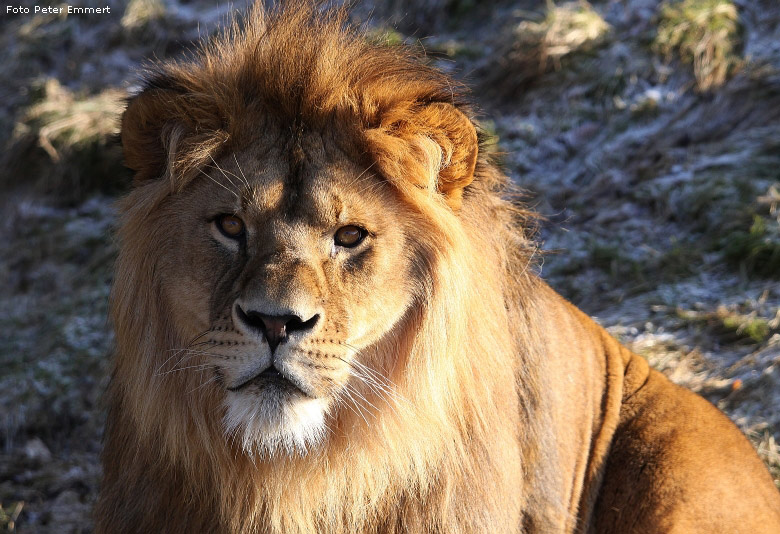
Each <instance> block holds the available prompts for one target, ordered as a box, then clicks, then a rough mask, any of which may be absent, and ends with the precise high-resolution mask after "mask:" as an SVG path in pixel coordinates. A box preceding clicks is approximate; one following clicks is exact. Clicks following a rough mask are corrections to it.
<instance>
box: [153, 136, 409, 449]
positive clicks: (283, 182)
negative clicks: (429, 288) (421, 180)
mask: <svg viewBox="0 0 780 534" xmlns="http://www.w3.org/2000/svg"><path fill="white" fill-rule="evenodd" d="M291 152H292V153H296V154H297V156H296V157H293V158H291V157H290V156H289V154H290V153H291ZM258 153H261V154H262V156H257V154H258ZM214 163H215V165H212V166H210V168H207V169H204V171H203V173H202V174H201V175H200V177H199V178H198V179H196V180H194V181H193V182H192V183H191V184H189V186H188V187H187V189H185V190H184V191H183V192H182V193H180V194H178V195H174V196H172V197H171V198H170V199H169V200H168V203H167V205H166V207H165V209H164V210H163V213H164V215H163V217H164V218H165V219H167V223H166V225H167V226H169V227H170V228H172V229H173V231H170V232H167V233H166V236H167V237H166V239H167V241H168V242H167V243H164V250H165V254H166V258H165V261H164V265H165V269H164V272H163V273H161V274H162V276H163V277H164V278H166V279H167V280H166V281H165V282H166V283H164V284H163V287H165V288H168V289H167V290H166V291H167V292H166V294H165V295H163V298H164V300H165V302H166V303H167V305H168V307H169V309H170V310H171V313H172V317H171V318H170V320H171V321H172V323H174V324H175V325H176V327H177V329H178V330H179V333H180V335H182V336H183V337H185V338H186V339H191V340H192V341H191V343H190V344H189V345H188V346H187V347H186V349H187V350H184V351H183V352H182V353H181V354H178V355H177V356H176V357H177V358H178V362H176V365H175V367H174V368H173V369H174V370H176V369H181V370H183V371H184V372H187V370H190V372H191V370H195V371H196V372H197V371H201V370H203V371H204V372H203V373H202V377H203V382H204V383H205V382H210V381H213V382H214V383H215V384H217V387H218V388H220V389H221V390H222V392H223V394H224V407H225V409H226V415H225V418H224V424H225V428H226V432H227V433H228V434H229V435H235V436H236V437H237V438H238V439H239V442H242V443H243V446H244V448H245V449H247V450H249V451H260V452H263V453H275V452H277V451H281V450H283V451H287V452H291V451H295V450H297V451H303V450H305V449H307V448H309V447H310V446H311V445H313V444H315V443H317V442H318V441H319V440H320V438H321V437H322V436H323V433H324V431H325V428H326V416H327V415H328V414H333V413H334V412H336V411H337V405H338V399H340V398H342V397H346V398H349V396H350V395H351V393H350V389H349V388H350V386H349V384H348V381H349V380H350V377H351V376H352V375H356V376H358V377H359V376H361V375H364V374H365V373H361V370H360V369H361V367H360V366H361V365H363V364H361V363H360V362H359V361H357V360H356V356H357V354H358V353H359V352H360V351H362V350H363V349H365V348H366V347H368V346H370V345H371V344H373V343H375V342H376V341H377V340H378V339H380V338H381V337H382V336H383V334H385V333H386V332H388V331H389V330H390V329H392V328H393V326H394V325H395V324H396V323H398V321H399V320H400V318H401V317H402V316H403V314H404V311H405V310H406V309H407V308H408V307H409V304H410V300H411V298H412V297H411V294H412V291H413V288H410V287H409V286H410V280H412V279H413V277H412V276H411V273H410V271H411V267H412V265H413V263H412V260H413V258H412V257H411V254H410V252H409V247H408V245H407V243H406V241H407V238H406V234H407V233H408V232H409V231H410V230H413V228H408V226H409V224H410V221H413V220H414V217H413V216H412V215H411V214H409V213H407V211H408V208H406V207H405V206H404V204H403V203H402V202H401V201H400V199H398V198H397V193H396V192H394V191H393V190H392V188H391V187H390V186H389V185H387V184H386V183H384V182H383V181H381V180H380V179H379V178H377V177H376V176H375V175H373V174H372V173H371V172H370V170H368V171H367V170H366V169H365V168H360V167H359V166H358V165H357V164H356V163H354V162H352V161H350V159H349V158H348V157H347V156H346V155H345V154H344V153H343V152H341V151H339V149H338V148H337V147H336V145H335V144H333V143H332V142H331V141H330V140H329V139H328V138H326V137H323V136H320V135H318V134H311V135H309V136H308V137H306V138H304V140H303V141H302V143H301V147H300V149H290V148H289V147H278V148H273V147H271V146H270V145H269V147H268V150H257V147H256V146H255V147H253V148H252V150H251V152H250V151H248V150H247V151H244V152H243V153H242V152H239V153H238V154H237V155H233V154H231V155H230V156H228V157H224V158H222V159H221V160H220V161H215V162H214ZM171 223H172V224H171ZM363 369H364V370H365V368H363ZM365 372H369V371H367V370H365ZM364 378H365V379H368V380H370V379H371V377H367V376H364Z"/></svg>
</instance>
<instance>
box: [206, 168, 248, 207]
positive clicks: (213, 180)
mask: <svg viewBox="0 0 780 534" xmlns="http://www.w3.org/2000/svg"><path fill="white" fill-rule="evenodd" d="M198 172H200V173H201V174H202V175H203V176H205V177H206V178H208V179H209V180H211V181H212V182H214V183H215V184H217V185H218V186H220V187H221V188H222V189H224V190H225V191H227V192H228V193H230V194H231V195H233V196H234V197H236V199H238V200H241V199H240V198H239V196H238V193H236V192H235V191H233V190H232V189H230V188H229V187H227V186H226V185H225V184H221V183H219V182H218V181H216V180H215V179H214V178H212V177H211V176H209V175H208V174H207V173H206V172H204V171H203V169H198Z"/></svg>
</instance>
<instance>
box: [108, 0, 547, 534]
mask: <svg viewBox="0 0 780 534" xmlns="http://www.w3.org/2000/svg"><path fill="white" fill-rule="evenodd" d="M346 22H347V14H346V12H345V11H344V10H338V9H336V10H333V9H327V10H324V9H322V8H320V7H317V6H316V5H312V4H311V3H308V2H287V3H285V5H284V8H283V9H273V10H264V9H263V8H256V9H254V10H253V11H251V12H250V13H249V15H248V16H247V17H246V19H244V20H242V21H238V22H235V23H234V24H233V25H232V26H231V28H230V29H229V30H228V31H227V32H226V35H225V36H224V37H221V38H219V39H216V40H215V41H213V42H212V43H210V44H208V45H205V46H204V47H203V48H202V49H200V50H198V51H196V52H194V53H193V54H192V55H191V57H189V58H187V59H186V60H183V61H179V62H175V63H166V64H162V65H155V66H153V67H151V68H150V70H149V73H148V77H147V82H146V87H145V90H144V92H143V93H142V94H141V95H140V96H138V97H136V99H134V101H131V103H130V106H129V109H128V111H127V112H126V114H125V116H124V119H123V129H122V141H123V145H124V147H125V156H126V161H127V165H128V166H129V167H131V168H132V169H134V170H135V171H136V188H135V189H134V191H133V192H132V193H131V194H130V195H129V196H128V198H127V199H125V200H124V201H123V202H122V204H121V212H122V217H121V228H120V231H119V238H120V242H121V252H120V256H119V259H118V262H117V271H116V279H115V280H116V282H115V287H114V291H113V295H112V319H113V323H114V325H115V326H116V333H117V357H116V368H115V372H114V375H113V378H112V383H111V387H110V391H109V394H108V398H109V405H110V414H109V420H108V429H107V443H106V452H105V454H104V464H105V465H106V471H107V472H106V477H107V478H110V477H112V476H113V477H119V476H121V477H124V479H125V480H126V481H127V482H126V484H122V485H116V486H114V487H113V488H112V489H111V490H110V491H111V492H112V493H111V494H108V495H106V494H105V493H104V495H103V496H102V497H101V501H100V503H99V504H98V508H97V517H98V532H102V531H103V530H101V529H102V528H103V527H102V525H108V524H116V520H117V519H122V520H123V521H133V522H135V523H134V528H135V529H140V530H144V529H146V530H148V531H153V530H154V528H155V525H154V524H153V523H149V524H145V523H144V521H145V519H144V518H143V517H133V518H129V517H127V518H123V517H117V514H120V515H121V512H120V511H117V510H115V509H113V508H112V504H111V503H116V502H121V501H123V500H124V501H125V502H126V501H132V500H135V501H138V500H140V501H144V500H145V499H149V500H150V501H151V500H152V499H158V500H159V499H162V500H163V501H164V502H169V503H171V504H172V505H171V513H172V514H175V513H176V511H177V510H178V509H179V508H177V507H176V506H175V505H174V503H176V502H179V501H184V502H190V501H204V502H208V503H209V506H208V507H206V508H203V509H202V513H203V516H198V514H190V515H187V516H186V517H180V518H177V521H176V523H177V524H178V525H181V532H197V531H204V530H203V529H205V528H206V526H207V525H210V524H212V522H213V521H214V518H213V517H210V516H208V514H214V513H217V514H218V515H219V516H220V518H221V519H220V522H221V523H223V524H225V525H229V527H230V528H231V529H232V530H233V531H236V532H239V531H240V532H250V531H254V530H253V529H257V530H258V531H261V532H264V531H265V529H266V528H267V529H268V531H273V532H285V533H294V532H300V533H303V532H325V531H327V532H334V533H336V532H345V533H346V532H375V531H377V532H378V531H383V532H385V531H387V532H414V531H422V530H426V529H429V530H432V531H441V532H454V531H455V530H452V529H453V528H455V526H456V525H463V526H467V528H468V529H470V530H480V529H484V531H488V530H490V529H491V528H493V529H498V530H500V527H501V526H502V525H503V526H505V527H509V526H510V525H517V524H520V523H521V522H522V521H523V519H522V518H521V517H516V516H514V515H512V514H516V512H513V510H520V509H523V508H525V509H529V507H534V506H536V507H537V508H539V507H542V506H549V503H545V500H546V497H545V495H544V491H545V490H544V487H546V485H545V484H544V483H543V481H541V480H538V479H537V478H539V477H541V476H542V475H541V474H539V473H541V472H542V471H544V469H542V468H541V467H539V466H541V465H542V464H544V465H547V464H548V463H552V462H553V459H552V458H547V459H546V460H545V461H542V460H543V459H542V457H543V456H544V455H545V454H546V455H551V454H552V453H550V452H546V453H544V454H542V453H540V450H544V447H545V444H546V443H549V442H550V441H549V440H550V439H551V438H550V437H549V436H548V435H547V433H548V431H547V430H546V429H544V427H543V425H542V423H541V422H540V421H539V420H538V419H539V417H538V416H537V405H538V404H539V403H540V402H541V401H540V395H539V388H540V387H541V386H540V380H541V379H540V378H539V374H538V373H539V370H540V369H541V366H542V362H540V361H539V357H538V355H537V354H536V353H535V352H534V351H533V350H532V349H530V348H531V347H536V346H538V343H537V342H535V341H534V339H533V334H532V332H533V328H534V327H533V325H534V323H535V319H534V317H535V311H534V309H533V305H532V303H531V300H530V297H529V295H532V294H533V293H534V291H533V289H532V288H533V286H534V284H536V283H537V282H536V281H535V278H534V277H533V276H532V274H531V272H530V271H529V262H530V260H531V257H532V254H531V252H532V243H531V242H530V240H529V239H528V238H527V237H526V233H525V232H526V228H527V224H526V223H527V222H528V220H529V215H528V214H527V213H526V212H523V211H522V210H520V209H518V208H517V207H516V206H515V205H513V204H512V203H511V202H509V201H507V200H505V198H504V197H505V196H507V195H510V194H511V191H509V185H508V183H507V180H506V178H505V177H503V176H502V175H501V174H500V173H499V172H498V171H497V170H496V169H495V168H494V167H493V166H492V164H491V163H490V162H489V161H488V160H487V159H486V157H485V156H484V155H483V154H482V151H480V153H479V157H478V159H477V160H476V161H471V162H469V161H468V157H466V156H465V155H463V154H458V151H459V150H461V147H462V146H463V144H464V143H463V139H460V138H459V137H458V136H461V137H462V136H464V135H468V134H467V133H461V132H460V131H459V127H460V126H459V124H457V120H455V121H454V122H453V121H452V120H451V117H450V116H449V115H446V114H445V113H441V115H437V113H438V111H437V104H439V103H440V104H441V105H442V106H450V107H454V108H455V109H457V110H459V112H460V113H461V114H463V115H464V116H466V117H471V116H472V111H471V109H470V107H469V106H468V105H467V100H466V98H465V96H464V89H463V88H462V87H461V86H459V85H457V84H455V83H453V81H452V80H450V79H449V78H447V77H446V76H444V75H442V74H440V73H439V72H437V71H435V70H433V69H432V68H429V67H428V66H426V65H425V64H424V63H423V62H422V60H421V58H419V57H417V56H415V55H414V53H413V52H411V51H410V50H409V49H407V48H404V47H389V46H382V45H377V44H371V43H370V42H369V41H368V40H367V39H366V38H365V37H364V36H363V35H362V34H361V33H360V32H359V31H356V30H354V29H351V27H350V26H349V25H347V23H346ZM150 95H151V96H154V98H149V97H150ZM421 112H424V113H427V114H428V116H427V117H425V118H423V119H421V118H420V115H421ZM303 128H307V129H308V128H312V129H317V128H336V129H338V131H340V132H342V133H343V137H342V139H343V143H344V150H345V151H349V153H350V154H351V155H353V156H354V157H355V158H358V159H359V160H360V161H361V164H364V165H365V167H371V166H373V167H374V169H375V170H378V171H379V172H381V173H382V175H383V176H384V177H385V178H386V179H387V180H388V181H390V182H391V183H392V184H393V185H394V186H395V187H396V188H397V189H398V191H400V192H401V194H402V195H403V198H404V199H405V200H406V201H407V202H409V203H410V204H411V205H412V206H414V207H415V209H416V210H417V211H418V212H419V213H420V215H421V224H424V226H425V228H426V229H427V230H428V232H429V233H428V235H427V236H426V237H425V238H423V243H421V246H422V248H423V249H424V250H425V251H426V254H425V255H424V257H421V258H420V260H419V261H420V262H421V264H420V265H419V266H418V268H419V272H420V273H425V274H426V276H428V277H422V276H421V278H420V280H419V281H418V283H420V284H422V285H423V286H425V287H423V288H421V290H422V291H423V292H424V294H425V295H427V299H425V300H423V301H420V302H417V303H416V306H417V307H416V309H415V310H414V313H413V314H410V316H409V319H407V320H406V321H405V323H404V324H402V325H399V327H398V328H397V329H396V330H395V331H393V332H392V335H390V336H388V337H390V338H391V339H386V340H384V341H383V342H382V343H380V344H379V345H378V346H377V347H376V349H375V352H376V353H375V354H373V355H372V360H373V361H375V362H379V366H380V367H382V366H384V368H385V369H394V374H392V377H391V378H392V379H393V389H394V392H393V393H388V394H387V395H386V396H385V398H384V399H382V398H381V395H380V396H378V397H380V398H378V399H377V400H375V403H376V406H375V407H374V408H368V407H366V410H367V412H368V414H367V415H366V416H365V417H367V418H368V421H367V424H360V423H359V422H348V423H347V422H345V421H348V419H344V420H340V421H339V422H338V423H336V422H334V423H333V424H340V425H343V427H339V428H333V429H332V430H333V433H332V435H331V438H330V439H329V441H328V443H327V445H326V446H325V447H324V449H323V450H322V451H319V452H316V453H312V454H311V455H307V456H305V457H301V458H297V457H279V458H274V459H271V460H270V461H269V460H258V459H253V458H251V457H249V456H246V455H243V454H241V453H239V452H237V450H239V449H238V448H237V447H236V446H235V444H232V443H229V442H226V440H225V437H224V434H223V429H222V428H221V427H220V425H219V421H220V418H219V417H214V413H215V411H217V410H218V408H219V403H218V400H217V392H216V391H215V390H213V389H209V387H203V388H202V389H200V390H199V391H200V392H202V393H200V394H199V395H198V396H188V395H185V392H187V391H191V390H192V389H193V388H197V387H198V383H197V381H195V380H194V379H193V378H192V375H185V374H182V373H172V374H168V375H160V374H159V373H156V372H155V370H158V369H160V367H161V366H162V365H163V364H164V363H165V358H168V357H170V356H169V355H170V354H171V352H172V351H174V350H175V349H177V348H178V347H183V346H185V345H186V343H187V341H188V340H187V339H183V338H182V335H181V333H180V332H178V331H177V327H176V324H171V322H170V320H169V316H168V315H167V314H166V310H164V309H163V308H162V306H161V300H160V295H161V294H163V293H164V292H165V291H166V290H167V288H166V287H163V286H161V285H160V282H159V276H158V275H159V272H160V270H161V269H163V267H162V266H161V265H160V261H159V259H160V256H161V253H160V251H159V250H156V249H155V242H156V240H155V239H154V236H153V235H150V234H149V232H150V228H152V229H153V228H154V227H153V225H151V224H150V223H149V221H150V219H154V218H155V217H156V216H157V210H158V206H159V205H160V203H161V201H162V200H163V199H164V198H165V197H166V196H167V195H169V194H171V193H172V192H176V191H181V190H182V189H183V188H184V187H185V186H186V184H187V183H188V182H189V181H191V180H192V179H193V178H194V177H196V176H197V175H198V172H199V169H201V168H202V167H204V166H205V165H206V164H207V162H211V161H214V160H218V159H219V158H220V157H222V156H223V155H225V154H230V153H232V152H235V151H237V150H241V149H245V148H246V147H248V146H249V145H251V143H252V141H253V139H254V137H255V135H256V132H257V131H258V130H264V131H268V130H274V131H278V132H279V135H280V136H288V137H294V136H295V135H296V131H298V130H300V129H303ZM442 131H447V133H448V135H443V134H442ZM158 132H161V133H162V138H161V136H160V134H159V133H158ZM410 147H411V149H410ZM469 166H471V169H469V168H468V167H469ZM472 174H473V182H471V183H470V184H469V185H468V186H467V187H466V188H465V190H463V193H462V197H461V189H462V187H463V185H465V184H463V183H460V182H458V180H462V179H463V178H464V175H466V177H467V178H468V179H469V180H471V179H472ZM161 176H167V179H168V181H169V183H170V186H168V187H162V186H160V185H159V184H158V182H160V180H158V178H159V177H161ZM437 191H438V193H441V195H439V194H435V193H436V192H437ZM450 191H452V193H451V194H450ZM442 199H445V201H442ZM488 228H489V229H490V231H489V232H488V231H486V229H488ZM151 231H154V230H151ZM485 318H489V320H486V319H485ZM399 358H401V360H400V361H399ZM477 360H478V361H477ZM364 393H365V394H366V396H368V397H369V398H371V394H372V392H371V391H365V392H364ZM375 397H376V395H375ZM345 417H346V416H345ZM355 419H357V416H355ZM128 446H129V447H133V453H132V454H127V451H126V450H125V449H126V447H128ZM551 449H552V448H551V447H550V448H549V450H551ZM120 451H121V453H120ZM466 451H468V452H466ZM150 457H154V461H150ZM139 459H144V461H142V462H139V461H138V460H139ZM469 459H471V460H472V461H471V462H470V461H469ZM149 464H151V465H153V466H154V469H153V472H152V473H150V472H149V470H148V467H147V468H145V469H141V468H139V467H138V466H139V465H146V466H148V465H149ZM486 466H487V468H486ZM536 471H539V473H537V472H536ZM149 478H153V479H160V478H163V479H165V478H167V479H170V480H172V481H176V483H175V484H172V485H171V488H175V490H173V489H172V490H170V491H169V492H168V493H166V494H164V495H160V494H159V493H157V492H155V491H151V489H150V490H149V491H148V492H147V493H143V492H139V491H138V488H139V487H141V488H143V487H146V488H152V485H151V484H150V483H149V482H147V481H145V480H147V479H149ZM523 485H524V486H523ZM129 488H132V489H129ZM477 496H478V497H477ZM473 498H478V499H480V500H482V501H484V502H486V503H488V504H487V509H485V510H483V512H484V513H483V514H482V515H475V514H474V512H473V511H472V510H471V509H470V507H469V505H468V503H469V501H470V500H471V499H473ZM420 500H423V501H425V502H426V503H427V504H426V509H427V510H428V511H427V512H426V513H425V514H421V513H420V511H419V506H416V505H414V503H415V502H417V501H420ZM509 500H512V501H514V502H513V503H510V502H509ZM537 501H538V502H539V504H538V505H536V504H534V503H535V502H537ZM109 518H110V520H109ZM388 518H391V519H388ZM150 521H151V520H150ZM388 521H392V524H391V523H388ZM497 521H498V522H497ZM139 522H140V524H139ZM264 525H267V526H264Z"/></svg>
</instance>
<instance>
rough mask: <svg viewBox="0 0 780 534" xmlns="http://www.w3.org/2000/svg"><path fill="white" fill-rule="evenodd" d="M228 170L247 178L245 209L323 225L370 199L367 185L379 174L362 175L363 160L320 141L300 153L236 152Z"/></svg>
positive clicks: (329, 224)
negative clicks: (320, 146)
mask: <svg viewBox="0 0 780 534" xmlns="http://www.w3.org/2000/svg"><path fill="white" fill-rule="evenodd" d="M291 150H293V151H295V150H296V148H293V149H291ZM230 163H233V165H230ZM226 170H228V171H230V172H232V173H234V174H236V175H238V176H240V177H242V178H243V180H242V182H243V183H242V187H241V189H242V194H241V204H242V206H241V210H242V211H243V212H244V213H248V214H251V215H254V216H257V217H260V218H262V219H266V220H267V219H268V218H272V219H279V220H286V221H289V222H293V223H297V222H303V223H305V224H307V225H311V226H317V227H327V226H331V225H333V224H337V223H338V222H339V221H340V220H341V219H342V216H344V215H346V213H345V212H348V211H350V208H351V209H352V210H354V209H356V208H357V207H358V206H359V205H360V204H361V203H362V202H361V201H365V200H366V197H365V196H364V195H361V188H369V185H370V183H371V182H370V181H371V180H375V178H374V177H373V176H368V175H367V174H366V173H364V174H363V175H362V176H361V169H360V166H359V165H357V164H356V163H355V162H353V161H351V160H350V159H349V158H347V157H346V156H345V155H344V154H343V153H340V152H337V151H335V152H334V151H324V150H321V149H317V147H316V146H315V149H313V150H303V151H302V152H301V153H300V154H298V155H297V156H295V155H290V154H287V153H284V151H283V150H280V149H276V150H269V151H267V152H265V153H257V152H256V151H245V152H244V153H242V154H237V155H236V156H235V158H230V159H229V160H228V161H227V162H226Z"/></svg>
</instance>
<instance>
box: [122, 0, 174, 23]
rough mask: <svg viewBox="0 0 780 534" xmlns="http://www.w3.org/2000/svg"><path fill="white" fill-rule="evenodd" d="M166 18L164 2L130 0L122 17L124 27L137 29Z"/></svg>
mask: <svg viewBox="0 0 780 534" xmlns="http://www.w3.org/2000/svg"><path fill="white" fill-rule="evenodd" d="M164 16H165V4H164V3H163V1H162V0H130V2H129V3H128V4H127V8H126V9H125V14H124V15H123V16H122V27H123V28H125V29H136V28H140V27H142V26H145V25H146V24H148V23H149V22H151V21H154V20H158V19H161V18H163V17H164Z"/></svg>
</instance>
